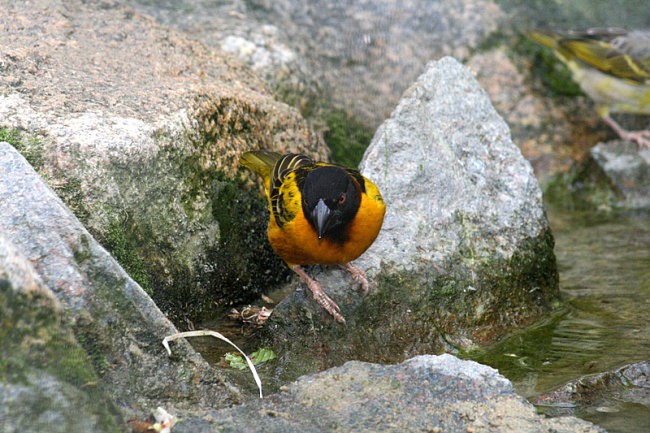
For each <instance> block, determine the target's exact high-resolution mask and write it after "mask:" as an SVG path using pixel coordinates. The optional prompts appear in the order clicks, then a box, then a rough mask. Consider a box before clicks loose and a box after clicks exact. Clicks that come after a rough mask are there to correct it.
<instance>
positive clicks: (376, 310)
mask: <svg viewBox="0 0 650 433" xmlns="http://www.w3.org/2000/svg"><path fill="white" fill-rule="evenodd" d="M361 169H362V171H363V173H364V175H366V176H367V177H369V178H370V179H372V180H373V181H374V182H375V183H377V185H378V186H379V188H380V190H381V191H382V194H383V196H384V199H385V201H386V205H387V213H386V217H385V220H384V226H383V228H382V231H381V233H380V234H379V237H378V238H377V240H376V241H375V243H374V244H373V245H372V246H371V247H370V249H369V250H368V251H367V252H366V253H365V254H364V255H362V256H361V258H360V259H358V260H357V264H358V265H360V266H361V267H362V268H364V269H366V270H367V272H368V275H369V277H370V279H371V281H372V283H373V286H374V289H372V290H371V294H369V295H368V296H366V297H362V296H361V295H360V294H359V293H358V292H357V291H356V290H355V285H354V283H353V282H352V281H351V280H350V278H349V275H347V274H345V273H343V271H341V270H338V269H336V270H327V271H325V272H323V273H320V274H319V273H318V272H315V273H314V276H315V278H317V279H318V280H319V281H320V282H321V283H322V284H323V287H325V289H326V291H327V292H328V293H329V294H330V295H332V296H333V298H334V300H335V301H337V303H338V305H339V306H340V307H341V308H342V313H343V315H344V316H345V317H346V319H347V320H348V322H347V327H342V326H340V325H337V324H334V322H333V321H332V320H331V318H330V317H329V316H327V314H325V313H324V312H323V311H322V309H321V308H320V307H318V306H317V305H316V304H315V303H314V302H313V301H312V300H311V296H310V294H305V292H304V291H302V290H299V291H297V292H296V293H294V294H293V295H292V296H291V297H289V298H288V299H287V300H286V301H285V302H283V303H281V304H280V305H279V306H278V307H277V308H276V309H275V311H274V313H273V315H272V316H271V318H270V320H269V322H267V324H268V325H269V326H268V328H267V331H266V335H267V337H268V338H269V339H270V340H271V341H273V342H274V343H276V344H280V345H282V346H284V347H291V348H294V349H295V350H298V351H299V353H301V356H300V361H301V363H302V368H307V366H309V367H311V368H314V367H318V366H320V367H321V368H322V366H330V365H336V363H337V362H338V363H339V364H340V363H341V362H343V361H344V360H345V359H350V358H355V359H362V360H370V361H382V362H387V361H390V362H399V361H401V360H403V359H404V357H405V356H409V355H414V354H418V353H427V352H429V353H430V352H431V351H439V350H443V349H446V350H455V349H458V348H465V349H467V348H471V347H475V346H477V345H480V344H484V343H487V342H491V341H495V340H496V339H498V338H499V337H501V336H503V335H504V334H505V333H506V332H508V330H512V329H513V328H515V327H518V326H522V325H526V324H530V323H532V322H534V321H536V320H538V319H540V318H541V317H543V315H544V313H545V312H547V311H548V310H549V308H550V306H551V304H552V302H553V301H554V300H555V299H556V298H557V295H558V280H557V269H556V263H555V256H554V254H553V237H552V235H551V233H550V229H549V226H548V221H547V219H546V216H545V214H544V210H543V207H542V194H541V191H540V189H539V186H538V184H537V182H536V180H535V177H534V175H533V172H532V169H531V167H530V164H529V163H528V162H527V161H525V160H524V159H523V157H522V156H521V153H520V152H519V149H518V148H517V147H516V146H515V145H514V144H513V143H512V141H511V139H510V136H509V132H508V127H507V126H506V124H505V123H504V121H503V120H502V119H501V118H500V117H499V116H498V115H497V114H496V112H495V111H494V108H493V107H492V105H491V104H490V101H489V99H488V98H487V96H486V94H485V92H484V91H483V90H482V89H481V88H480V87H479V85H478V84H477V82H476V80H475V79H474V78H473V77H472V75H471V73H470V72H469V71H468V70H467V69H466V68H464V67H463V66H462V65H460V64H459V63H458V62H457V61H455V60H454V59H452V58H444V59H442V60H440V61H438V62H434V63H431V64H430V65H429V68H428V69H427V72H426V73H424V74H423V75H422V76H421V77H420V78H419V79H418V81H417V82H416V83H415V84H414V85H413V86H412V87H411V88H410V89H409V90H408V91H407V92H406V93H405V94H404V97H403V98H402V100H401V102H400V104H399V105H398V106H397V108H396V109H395V111H394V112H393V114H392V116H391V118H390V119H388V120H387V121H386V122H384V124H382V126H381V127H380V128H379V129H378V131H377V133H376V134H375V137H374V139H373V142H372V144H371V145H370V147H369V148H368V150H367V151H366V155H365V157H364V161H363V162H362V164H361ZM305 310H307V311H305ZM432 324H435V326H434V325H432ZM305 348H308V349H307V350H305ZM289 358H291V357H289ZM310 360H311V361H310Z"/></svg>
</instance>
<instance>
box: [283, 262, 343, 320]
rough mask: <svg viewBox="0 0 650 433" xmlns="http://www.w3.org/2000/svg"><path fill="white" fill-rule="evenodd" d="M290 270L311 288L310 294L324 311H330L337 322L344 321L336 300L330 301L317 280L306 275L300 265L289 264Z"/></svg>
mask: <svg viewBox="0 0 650 433" xmlns="http://www.w3.org/2000/svg"><path fill="white" fill-rule="evenodd" d="M291 270H292V271H294V272H295V273H296V274H298V276H299V277H300V278H302V280H303V281H304V282H305V283H307V287H309V290H311V294H312V295H313V296H314V299H315V300H316V302H318V304H319V305H320V306H321V307H323V308H324V309H325V311H327V312H328V313H330V314H331V315H332V317H334V320H336V321H337V322H339V323H345V318H344V317H343V316H342V315H341V313H340V311H341V309H340V308H339V306H338V305H336V302H334V301H332V299H331V298H330V297H329V296H327V294H326V293H325V292H324V291H323V288H322V287H321V286H320V284H319V283H318V281H316V280H314V279H312V278H310V277H309V275H307V272H305V270H304V269H303V268H301V267H300V265H293V266H291Z"/></svg>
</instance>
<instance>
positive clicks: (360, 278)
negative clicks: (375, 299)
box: [340, 263, 369, 295]
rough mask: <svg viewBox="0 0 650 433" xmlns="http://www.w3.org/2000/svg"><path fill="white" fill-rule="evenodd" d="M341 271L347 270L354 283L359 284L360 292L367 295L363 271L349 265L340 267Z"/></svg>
mask: <svg viewBox="0 0 650 433" xmlns="http://www.w3.org/2000/svg"><path fill="white" fill-rule="evenodd" d="M340 266H341V267H342V268H343V269H345V270H347V271H348V272H349V273H350V275H352V279H353V280H354V281H356V282H357V283H360V284H361V291H362V292H363V294H364V295H365V294H367V293H368V287H369V286H368V278H367V277H366V273H365V272H364V271H363V269H361V268H358V267H356V266H354V265H352V264H350V263H344V264H342V265H340Z"/></svg>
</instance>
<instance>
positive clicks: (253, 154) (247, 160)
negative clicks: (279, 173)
mask: <svg viewBox="0 0 650 433" xmlns="http://www.w3.org/2000/svg"><path fill="white" fill-rule="evenodd" d="M281 156H282V155H281V154H280V153H278V152H271V151H269V150H253V151H250V152H244V154H243V155H242V156H241V157H240V158H239V164H241V165H243V166H244V167H246V168H249V169H251V170H253V171H254V172H255V173H257V174H259V175H261V176H262V177H263V178H264V183H265V184H266V183H267V182H268V180H269V179H270V178H271V172H272V171H273V167H274V166H275V163H276V162H278V159H280V157H281Z"/></svg>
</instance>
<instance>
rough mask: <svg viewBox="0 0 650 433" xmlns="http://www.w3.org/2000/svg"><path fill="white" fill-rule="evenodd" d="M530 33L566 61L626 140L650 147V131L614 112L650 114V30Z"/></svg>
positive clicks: (606, 117)
mask: <svg viewBox="0 0 650 433" xmlns="http://www.w3.org/2000/svg"><path fill="white" fill-rule="evenodd" d="M527 35H528V37H529V38H530V39H532V40H534V41H536V42H538V43H539V44H541V45H544V46H546V47H548V48H551V49H552V50H553V51H554V53H555V54H556V55H557V57H558V58H559V59H560V60H562V61H563V62H564V63H565V64H566V65H567V67H568V68H569V70H570V71H571V74H572V75H573V78H574V80H575V81H576V82H577V83H578V84H579V85H580V87H581V88H582V90H583V91H584V92H585V93H586V94H587V95H589V97H590V98H591V99H593V101H594V103H595V104H596V110H597V111H598V114H599V115H600V116H601V117H602V118H603V120H604V121H605V122H606V123H607V124H608V125H609V126H610V127H611V128H612V129H613V130H614V131H616V133H617V134H618V135H619V136H620V137H621V138H622V139H623V140H629V141H634V142H636V143H638V144H639V145H641V146H645V147H650V131H648V130H641V131H628V130H626V129H624V128H623V127H622V126H621V125H619V124H618V123H617V122H616V121H615V120H614V119H612V118H611V117H610V113H616V112H621V113H633V114H650V31H640V30H636V31H626V30H623V29H614V28H600V29H589V30H585V31H571V32H564V33H559V32H552V31H539V30H538V31H533V32H530V33H528V34H527Z"/></svg>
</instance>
